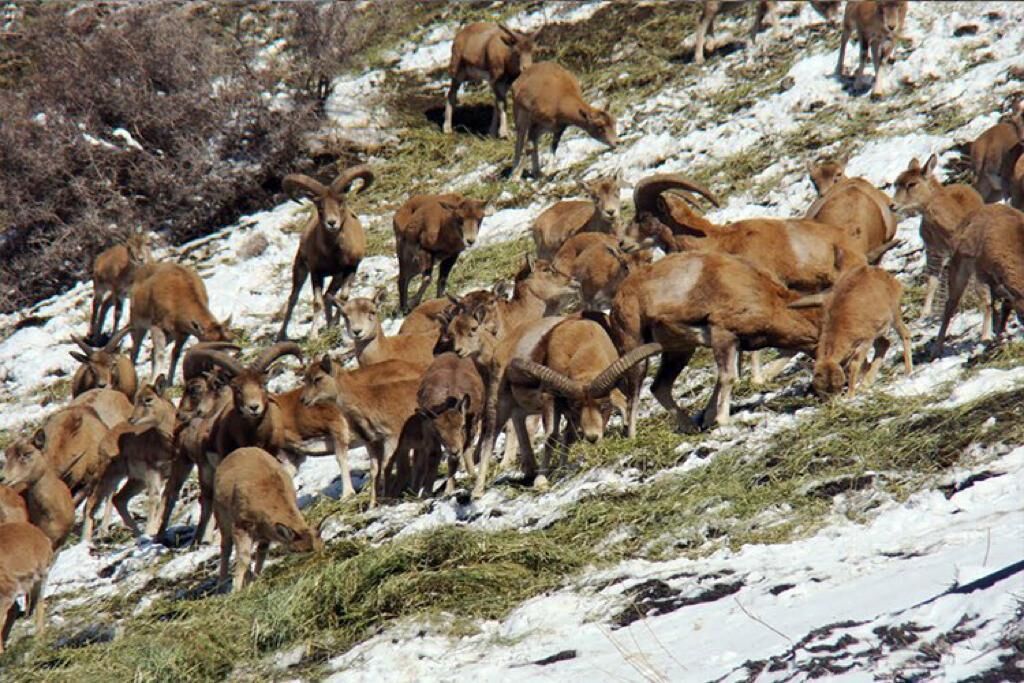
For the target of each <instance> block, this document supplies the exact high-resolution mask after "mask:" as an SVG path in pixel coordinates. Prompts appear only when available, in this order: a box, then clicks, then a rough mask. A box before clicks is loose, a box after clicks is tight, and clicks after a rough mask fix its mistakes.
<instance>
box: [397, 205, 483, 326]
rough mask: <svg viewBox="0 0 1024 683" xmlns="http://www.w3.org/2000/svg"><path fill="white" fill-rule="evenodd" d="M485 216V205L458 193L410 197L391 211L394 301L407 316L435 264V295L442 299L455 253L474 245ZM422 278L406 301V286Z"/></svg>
mask: <svg viewBox="0 0 1024 683" xmlns="http://www.w3.org/2000/svg"><path fill="white" fill-rule="evenodd" d="M484 215H485V202H482V201H478V200H475V199H468V198H466V197H463V196H462V195H458V194H441V195H425V194H418V195H414V196H412V197H410V198H409V199H408V200H406V202H405V203H404V204H402V206H401V207H399V209H398V211H396V212H395V217H394V220H393V227H394V231H395V251H396V252H397V254H398V300H399V306H400V307H401V309H402V312H404V313H408V312H409V308H410V306H416V305H418V304H419V303H420V300H421V299H422V298H423V294H424V293H425V292H426V291H427V288H428V287H429V286H430V283H431V280H432V277H433V276H432V273H433V271H434V266H435V264H436V265H437V296H438V297H442V296H444V289H445V285H446V284H447V283H448V274H449V273H450V272H451V270H452V268H454V267H455V262H456V261H457V260H458V258H459V254H461V253H462V252H463V251H465V250H466V249H468V248H469V247H471V246H473V244H474V243H475V242H476V237H477V233H478V232H479V230H480V223H481V221H483V219H484ZM416 275H420V276H421V277H422V281H421V283H420V288H419V291H417V292H416V294H415V296H414V297H413V300H412V301H411V302H410V301H409V283H410V282H411V281H412V279H413V278H414V277H416Z"/></svg>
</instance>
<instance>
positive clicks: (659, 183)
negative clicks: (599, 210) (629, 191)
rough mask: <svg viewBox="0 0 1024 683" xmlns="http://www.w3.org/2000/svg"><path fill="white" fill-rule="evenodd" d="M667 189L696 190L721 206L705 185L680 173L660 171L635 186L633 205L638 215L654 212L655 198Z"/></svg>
mask: <svg viewBox="0 0 1024 683" xmlns="http://www.w3.org/2000/svg"><path fill="white" fill-rule="evenodd" d="M667 190H688V191H690V192H696V193H697V194H699V195H701V196H702V197H704V198H705V199H707V200H708V201H709V202H711V203H712V204H714V205H715V206H716V207H717V206H719V202H718V197H716V196H715V195H714V194H713V193H712V192H711V190H708V189H707V188H706V187H704V186H703V185H700V184H698V183H695V182H693V181H692V180H687V179H686V178H684V177H683V176H681V175H679V174H678V173H658V174H656V175H652V176H648V177H646V178H644V179H643V180H641V181H640V182H638V183H637V184H636V187H634V188H633V206H634V207H635V208H636V215H638V216H639V215H640V214H641V213H643V212H648V213H650V212H652V211H653V210H654V200H655V199H656V198H657V197H658V195H660V194H661V193H662V192H665V191H667Z"/></svg>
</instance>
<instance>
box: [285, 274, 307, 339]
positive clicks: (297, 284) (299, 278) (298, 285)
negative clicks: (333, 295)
mask: <svg viewBox="0 0 1024 683" xmlns="http://www.w3.org/2000/svg"><path fill="white" fill-rule="evenodd" d="M307 277H309V268H307V267H306V264H305V263H304V262H302V261H301V260H300V259H296V261H295V263H293V264H292V291H291V293H290V294H288V306H287V308H285V311H284V321H283V322H282V323H281V330H280V331H279V332H278V333H277V341H285V340H286V339H288V323H289V321H291V319H292V312H293V311H294V310H295V304H296V303H298V301H299V294H300V293H302V285H304V284H305V283H306V278H307Z"/></svg>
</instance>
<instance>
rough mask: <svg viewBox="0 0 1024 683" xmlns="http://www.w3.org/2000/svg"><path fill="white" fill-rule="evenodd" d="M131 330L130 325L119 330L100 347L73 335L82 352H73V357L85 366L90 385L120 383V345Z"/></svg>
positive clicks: (104, 385)
mask: <svg viewBox="0 0 1024 683" xmlns="http://www.w3.org/2000/svg"><path fill="white" fill-rule="evenodd" d="M130 331H131V328H130V327H125V328H123V329H121V330H119V331H118V332H117V333H115V334H114V336H113V337H111V338H110V341H108V342H107V343H106V345H104V346H102V347H100V348H94V347H92V346H89V344H87V343H86V342H85V340H84V339H82V338H81V337H74V336H73V337H71V340H72V341H74V342H75V344H77V345H78V348H80V349H81V350H82V353H79V352H77V351H72V352H71V357H72V358H74V359H75V360H77V361H78V362H79V363H81V364H82V365H83V366H84V373H85V380H86V384H87V385H88V386H91V387H93V388H96V389H108V388H113V387H117V386H119V385H120V381H121V378H120V374H119V372H120V371H119V370H118V367H117V360H118V352H117V349H118V346H120V345H121V341H122V340H123V339H124V338H125V336H126V335H127V334H128V333H129V332H130Z"/></svg>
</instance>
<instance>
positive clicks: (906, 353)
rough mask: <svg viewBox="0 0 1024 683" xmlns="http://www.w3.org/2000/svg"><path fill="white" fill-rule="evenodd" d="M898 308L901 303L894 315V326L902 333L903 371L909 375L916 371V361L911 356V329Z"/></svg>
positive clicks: (898, 332)
mask: <svg viewBox="0 0 1024 683" xmlns="http://www.w3.org/2000/svg"><path fill="white" fill-rule="evenodd" d="M898 308H899V305H898V304H897V311H896V314H895V316H894V317H893V326H894V327H895V328H896V333H897V334H899V335H900V343H902V344H903V371H904V372H905V373H906V374H908V375H909V374H910V373H912V372H913V371H914V361H913V359H912V358H911V352H912V350H913V349H912V346H911V341H910V330H909V329H908V328H907V324H906V323H905V322H903V315H902V313H901V312H900V311H899V310H898Z"/></svg>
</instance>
